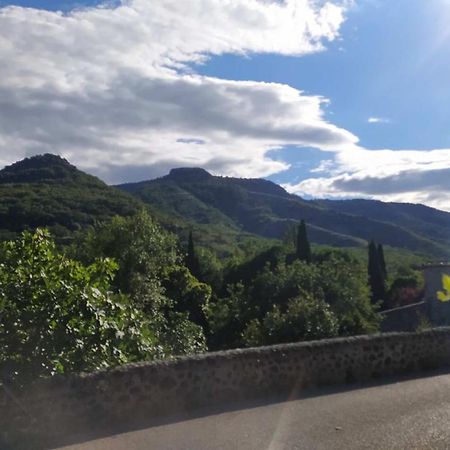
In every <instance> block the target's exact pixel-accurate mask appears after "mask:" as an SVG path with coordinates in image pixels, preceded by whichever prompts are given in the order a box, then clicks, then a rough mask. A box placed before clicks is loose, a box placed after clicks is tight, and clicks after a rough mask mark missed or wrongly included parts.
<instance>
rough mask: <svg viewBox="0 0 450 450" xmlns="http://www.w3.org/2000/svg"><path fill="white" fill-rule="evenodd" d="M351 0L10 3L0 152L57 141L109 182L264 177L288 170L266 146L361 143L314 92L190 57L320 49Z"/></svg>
mask: <svg viewBox="0 0 450 450" xmlns="http://www.w3.org/2000/svg"><path fill="white" fill-rule="evenodd" d="M346 3H347V2H344V1H338V0H334V1H331V0H330V1H320V2H317V1H313V0H286V1H284V2H278V1H275V0H274V1H262V0H229V1H227V2H223V1H222V0H191V1H190V2H189V6H188V5H187V4H186V2H180V1H176V0H160V1H158V2H148V1H147V0H128V1H123V2H121V3H120V4H119V5H118V6H117V7H107V6H106V5H105V6H101V7H93V8H85V9H82V10H76V11H72V12H70V13H68V14H63V13H55V12H50V11H44V10H36V9H27V8H21V7H6V8H2V9H0V59H1V60H2V62H4V63H3V64H1V65H0V116H1V118H2V120H1V121H0V164H7V163H10V162H12V161H14V160H16V159H18V158H22V157H24V156H29V155H32V154H36V153H43V152H53V153H59V154H61V155H63V156H65V157H67V158H69V159H70V160H71V161H73V162H74V163H75V164H77V165H79V166H80V167H81V168H84V169H87V170H90V171H91V172H94V173H97V174H99V175H100V176H102V177H103V178H104V179H106V180H108V181H111V182H118V181H125V180H127V179H128V180H130V179H135V175H136V173H142V176H143V177H144V178H148V177H149V176H150V175H151V174H152V175H161V173H158V171H159V170H161V171H163V170H164V171H165V170H167V168H170V167H173V166H192V165H199V166H203V167H205V168H207V169H210V170H213V171H216V172H218V173H223V174H228V175H240V176H265V175H269V174H272V173H275V172H277V171H280V170H283V169H285V168H287V164H285V163H282V162H280V161H275V160H273V159H271V158H269V157H268V156H267V155H266V154H267V152H268V151H269V150H271V149H276V148H279V147H282V146H283V145H286V144H295V145H299V146H313V147H316V148H320V149H323V150H338V149H340V148H344V147H347V146H353V145H354V144H355V143H356V142H357V138H356V137H355V136H354V135H353V134H351V133H350V132H348V131H346V130H343V129H341V128H338V127H336V126H334V125H333V124H330V123H328V122H327V121H326V120H325V119H324V116H323V105H324V104H325V103H326V102H327V100H326V99H324V98H322V97H320V96H312V95H305V94H304V93H302V92H301V91H299V90H296V89H293V88H291V87H289V86H286V85H281V84H269V83H258V82H252V81H248V82H238V81H229V80H221V79H217V78H208V77H201V76H199V75H196V74H195V73H194V72H193V71H192V70H191V69H190V66H189V65H190V64H192V63H198V62H201V61H204V60H206V59H207V58H208V57H210V56H211V55H219V54H223V53H235V54H246V53H264V52H274V53H279V54H286V55H304V54H307V53H312V52H317V51H321V50H322V49H323V48H324V43H325V42H327V41H331V40H333V39H335V38H336V37H337V36H338V32H339V28H340V26H341V24H342V22H343V20H344V14H345V4H346ZM200 143H201V144H202V145H199V144H200ZM144 168H147V169H148V171H149V172H151V174H150V173H149V174H148V175H145V173H144V172H145V170H144Z"/></svg>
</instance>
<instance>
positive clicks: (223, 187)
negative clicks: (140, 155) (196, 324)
mask: <svg viewBox="0 0 450 450" xmlns="http://www.w3.org/2000/svg"><path fill="white" fill-rule="evenodd" d="M142 207H148V208H150V210H151V211H152V212H153V213H154V215H155V217H156V218H157V219H158V220H160V221H161V222H162V223H163V224H164V225H165V226H166V227H167V228H169V229H170V230H171V231H174V232H176V233H178V234H179V235H184V234H185V233H186V231H187V230H189V229H193V228H195V229H198V230H199V234H200V243H202V239H204V242H214V244H215V245H217V246H218V247H219V248H221V249H222V250H223V251H225V252H226V248H227V246H229V245H230V242H240V241H242V240H245V239H247V238H251V237H256V236H260V237H262V238H268V239H274V238H276V239H280V238H283V237H285V236H286V234H289V233H290V232H291V229H292V228H293V227H294V226H295V225H296V224H297V223H298V222H299V220H302V219H303V220H306V222H307V223H308V227H309V234H310V238H311V240H312V241H313V242H316V243H319V244H326V245H334V246H346V247H361V246H364V245H366V243H367V241H368V240H370V239H372V238H373V239H376V240H377V241H378V242H382V243H384V244H387V245H390V246H393V247H397V248H403V249H408V250H410V251H413V252H418V253H422V254H427V255H433V256H435V257H436V258H441V257H448V256H449V253H450V252H449V249H450V233H449V230H450V213H447V212H444V211H440V210H437V209H434V208H429V207H427V206H425V205H415V204H404V203H384V202H380V201H377V200H360V199H355V200H305V199H303V198H301V197H299V196H296V195H294V194H290V193H289V192H287V191H286V190H285V189H284V188H283V187H281V186H279V185H277V184H275V183H273V182H271V181H269V180H264V179H257V178H256V179H255V178H236V177H219V176H215V175H212V174H210V173H209V172H207V171H206V170H205V169H202V168H174V169H172V170H171V171H170V173H169V174H167V175H165V176H163V177H160V178H156V179H153V180H144V181H139V182H135V183H125V184H121V185H117V186H108V185H106V184H105V183H104V182H103V181H101V180H100V179H99V178H97V177H94V176H92V175H89V174H87V173H85V172H83V171H81V170H79V169H77V168H76V167H75V166H74V165H72V164H70V162H68V161H67V160H65V159H63V158H61V157H59V156H57V155H52V154H45V155H39V156H35V157H31V158H26V159H24V160H21V161H18V162H16V163H14V164H11V165H9V166H7V167H5V168H4V169H2V170H0V235H2V234H3V235H7V234H8V233H17V232H20V231H22V230H24V229H30V228H33V227H37V226H47V227H50V228H52V227H53V229H55V230H56V231H57V233H60V234H64V233H65V232H72V231H74V230H77V229H80V228H83V227H85V226H88V225H90V224H93V223H95V221H97V220H106V219H108V218H110V217H112V216H114V215H125V216H126V215H130V214H133V213H134V212H136V211H137V210H139V208H142ZM183 233H184V234H183Z"/></svg>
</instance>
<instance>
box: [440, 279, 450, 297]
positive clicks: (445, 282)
mask: <svg viewBox="0 0 450 450" xmlns="http://www.w3.org/2000/svg"><path fill="white" fill-rule="evenodd" d="M442 286H443V287H444V290H443V291H439V292H438V293H437V296H438V299H439V300H440V301H441V302H448V301H449V300H450V276H449V275H443V276H442Z"/></svg>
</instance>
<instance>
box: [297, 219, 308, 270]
mask: <svg viewBox="0 0 450 450" xmlns="http://www.w3.org/2000/svg"><path fill="white" fill-rule="evenodd" d="M297 258H298V259H299V260H300V261H305V262H307V263H308V264H309V263H310V262H311V245H310V244H309V240H308V235H307V233H306V223H305V221H304V220H302V221H301V222H300V225H299V226H298V230H297Z"/></svg>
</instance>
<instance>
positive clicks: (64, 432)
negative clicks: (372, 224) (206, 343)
mask: <svg viewBox="0 0 450 450" xmlns="http://www.w3.org/2000/svg"><path fill="white" fill-rule="evenodd" d="M449 365H450V328H439V329H434V330H428V331H425V332H422V333H390V334H379V335H372V336H359V337H350V338H339V339H331V340H323V341H315V342H304V343H297V344H287V345H277V346H273V347H261V348H254V349H246V350H232V351H227V352H219V353H207V354H204V355H200V356H195V357H190V358H179V359H174V360H170V361H159V362H151V363H141V364H135V365H128V366H124V367H120V368H117V369H113V370H108V371H102V372H96V373H92V374H86V375H79V376H73V377H69V378H63V377H57V378H53V379H50V380H43V381H40V382H37V383H36V384H35V385H33V386H31V387H29V388H28V389H26V390H24V391H22V392H20V393H17V392H16V393H13V392H11V391H8V393H6V391H5V390H3V392H1V393H0V433H1V439H2V440H3V442H7V441H8V440H10V441H12V440H16V441H17V439H20V440H21V442H25V441H28V442H32V443H33V448H38V444H37V443H38V442H45V443H46V444H45V445H50V443H57V442H59V440H61V438H63V437H64V438H66V437H67V436H70V435H74V434H77V433H82V432H86V431H92V430H94V429H95V430H102V429H104V430H107V429H112V428H115V429H116V430H118V429H126V428H127V426H133V424H136V423H137V422H139V421H144V420H149V419H151V418H156V417H163V416H166V415H171V414H180V413H181V414H182V413H184V412H189V411H193V410H195V409H197V408H199V407H203V406H211V405H214V406H217V405H224V404H229V403H230V402H239V401H244V400H252V399H266V398H272V397H275V396H276V397H280V396H281V398H283V397H285V398H293V397H295V396H296V395H297V394H298V393H299V392H300V391H302V390H304V389H305V388H310V387H320V386H324V385H331V384H340V383H349V382H354V381H362V380H369V379H374V378H379V377H384V376H388V375H394V374H406V373H412V372H415V371H421V370H426V369H436V368H441V367H446V366H449ZM0 444H1V441H0ZM0 447H1V445H0Z"/></svg>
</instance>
